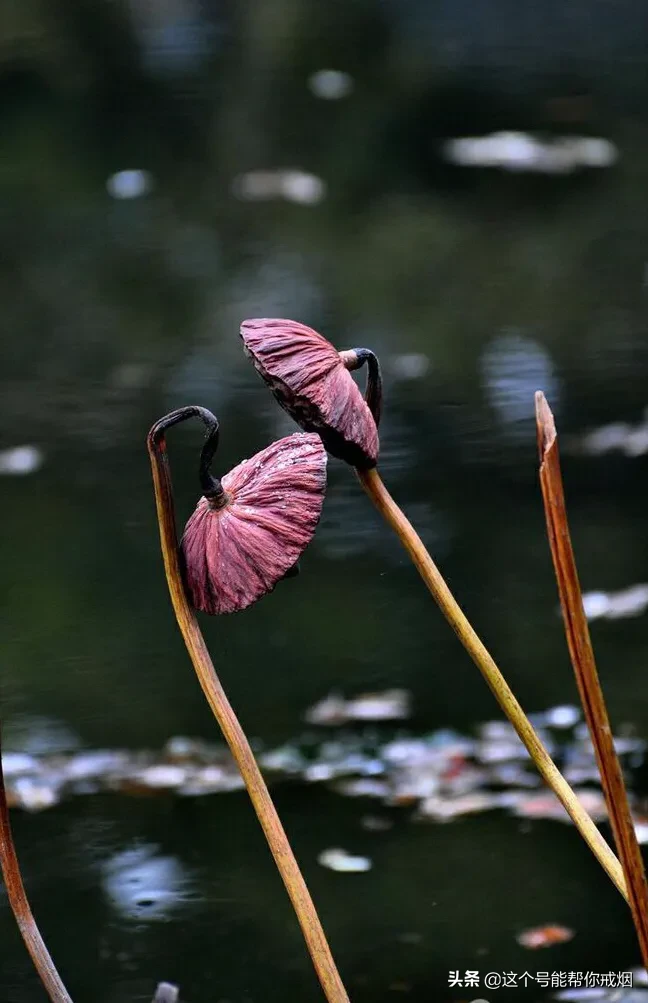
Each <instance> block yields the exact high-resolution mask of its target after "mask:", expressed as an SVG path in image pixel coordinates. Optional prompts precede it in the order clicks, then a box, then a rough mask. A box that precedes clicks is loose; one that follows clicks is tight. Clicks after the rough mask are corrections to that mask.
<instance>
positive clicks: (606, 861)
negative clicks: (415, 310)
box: [356, 467, 628, 900]
mask: <svg viewBox="0 0 648 1003" xmlns="http://www.w3.org/2000/svg"><path fill="white" fill-rule="evenodd" d="M356 473H357V475H358V478H359V480H360V483H361V484H362V486H363V488H364V490H365V491H366V492H367V494H368V495H369V497H370V498H371V500H372V502H373V503H374V505H375V506H376V508H377V509H378V511H379V512H380V514H381V515H382V517H383V519H384V520H385V521H386V522H387V523H388V525H389V526H391V528H392V529H393V530H394V532H395V533H396V535H397V537H398V538H399V540H400V541H401V543H402V544H403V546H404V547H405V549H406V550H407V552H408V554H409V555H410V557H411V558H412V561H413V562H414V565H415V566H416V569H417V570H418V572H419V574H420V576H421V578H422V579H423V581H424V582H425V584H426V585H427V587H428V589H429V590H430V592H431V593H432V595H433V596H434V598H435V600H436V602H437V604H438V606H439V607H440V609H441V612H442V613H443V615H444V616H445V618H446V620H447V621H448V623H449V624H450V626H451V627H452V629H453V630H454V632H455V634H456V635H457V637H458V638H459V640H460V641H461V643H462V644H463V646H464V648H465V649H466V651H467V652H468V654H469V655H470V657H471V658H472V660H473V662H474V663H475V664H476V666H477V668H478V669H479V670H480V672H481V673H482V675H483V676H484V679H485V680H486V682H487V683H488V685H489V687H490V689H491V690H492V692H493V694H494V696H495V699H496V700H497V702H498V703H499V705H500V707H501V708H502V710H503V711H504V713H505V714H506V716H507V717H508V719H509V721H510V722H511V724H512V725H513V727H514V728H515V730H516V732H517V733H518V735H519V736H520V739H521V740H522V742H523V743H524V745H525V746H526V748H527V750H528V752H529V754H530V756H531V758H532V759H533V761H534V763H535V764H536V766H537V768H538V771H539V772H540V774H541V776H542V777H543V779H544V780H545V782H546V783H547V784H548V786H549V787H550V788H551V789H552V791H553V792H554V794H555V795H556V797H557V798H558V799H559V801H560V802H561V804H562V805H563V806H564V808H565V810H566V811H567V812H568V814H569V816H570V817H571V819H572V821H573V822H574V824H575V826H576V827H577V829H578V831H579V832H580V834H581V836H582V837H583V839H584V840H585V842H586V843H587V845H588V846H589V848H590V850H591V851H592V853H593V854H594V856H595V857H596V858H597V860H598V861H599V863H600V864H601V866H602V867H603V869H604V870H605V872H606V873H607V875H608V876H609V877H610V879H611V880H612V881H613V882H614V884H615V885H616V887H617V888H618V890H619V891H620V892H621V894H622V895H623V897H624V898H625V899H626V900H628V890H627V888H626V882H625V878H624V876H623V870H622V868H621V864H620V863H619V861H618V860H617V858H616V857H615V855H614V853H613V852H612V850H611V849H610V847H609V846H608V844H607V843H606V841H605V840H604V839H603V836H602V835H601V833H600V832H599V831H598V829H597V828H596V826H595V825H594V822H593V821H592V819H591V818H590V816H589V815H588V814H587V812H586V811H585V809H584V808H583V806H582V805H581V803H580V801H579V800H578V798H577V797H576V795H575V793H574V791H573V790H572V789H571V787H570V786H569V784H568V783H567V781H566V780H565V778H564V777H563V775H562V774H561V773H560V771H559V770H558V767H557V766H556V764H555V763H554V762H553V760H552V759H551V756H550V755H549V753H548V752H547V750H546V749H545V747H544V745H543V743H542V741H541V740H540V737H539V736H538V734H537V733H536V731H535V729H534V728H533V726H532V725H531V722H530V721H529V719H528V718H527V716H526V715H525V713H524V711H523V710H522V707H521V706H520V704H519V703H518V701H517V700H516V698H515V696H514V694H513V692H512V690H511V688H510V686H509V685H508V683H507V682H506V680H505V679H504V676H503V675H502V673H501V672H500V670H499V669H498V667H497V665H496V664H495V662H494V661H493V658H492V657H491V655H490V654H489V652H488V651H487V650H486V648H485V647H484V645H483V644H482V642H481V640H480V639H479V637H478V636H477V634H476V632H475V631H474V629H473V627H472V626H471V624H470V623H469V621H468V619H467V617H466V616H465V614H464V613H463V611H462V609H461V608H460V606H459V604H458V603H457V601H456V599H455V598H454V596H453V595H452V593H451V591H450V589H449V588H448V586H447V585H446V583H445V581H444V579H443V577H442V575H441V572H440V571H439V569H438V568H437V566H436V564H435V563H434V561H433V560H432V558H431V557H430V555H429V553H428V552H427V550H426V548H425V546H424V545H423V541H422V540H421V538H420V537H419V535H418V533H417V532H416V530H415V529H414V527H413V526H412V524H411V523H410V521H409V519H407V518H406V516H405V515H404V513H403V512H402V511H401V509H400V508H399V507H398V505H397V504H396V502H395V501H394V499H393V498H392V496H391V495H390V494H389V491H388V490H387V488H386V487H385V485H384V484H383V481H382V479H381V477H380V474H379V473H378V471H377V470H376V468H375V467H373V468H371V469H369V470H356Z"/></svg>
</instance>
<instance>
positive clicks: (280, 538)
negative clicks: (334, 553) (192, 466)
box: [181, 432, 326, 614]
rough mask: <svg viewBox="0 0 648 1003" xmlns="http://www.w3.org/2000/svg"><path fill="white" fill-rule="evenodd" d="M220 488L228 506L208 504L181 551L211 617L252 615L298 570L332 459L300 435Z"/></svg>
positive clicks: (193, 595)
mask: <svg viewBox="0 0 648 1003" xmlns="http://www.w3.org/2000/svg"><path fill="white" fill-rule="evenodd" d="M221 483H222V485H223V489H224V491H225V495H226V499H227V500H226V502H225V504H224V505H223V506H222V507H221V508H215V507H214V504H213V503H212V502H210V501H209V500H208V499H207V498H201V499H200V501H199V502H198V505H197V507H196V510H195V512H194V513H193V515H192V516H191V518H190V519H189V522H188V523H187V526H186V528H185V531H184V535H183V537H182V544H181V549H182V555H183V559H184V569H185V585H186V588H187V592H188V594H189V598H190V599H191V602H192V604H193V606H194V607H195V608H196V609H199V610H202V611H203V612H204V613H212V614H215V613H234V612H236V611H237V610H241V609H245V608H246V606H250V605H251V604H252V603H253V602H256V600H257V599H260V598H261V596H264V595H265V594H266V593H267V592H271V591H272V589H273V588H274V587H275V585H276V584H277V582H278V581H279V580H280V579H281V578H283V577H284V575H285V574H286V572H287V571H290V569H291V568H292V567H293V566H294V565H295V563H296V562H297V560H298V559H299V557H300V555H301V554H302V552H303V551H304V550H305V548H306V546H307V545H308V543H310V541H311V539H312V537H313V533H314V532H315V527H316V526H317V523H318V521H319V518H320V514H321V511H322V504H323V501H324V489H325V487H326V452H325V451H324V447H323V446H322V443H321V441H320V439H319V437H318V436H317V435H303V434H302V433H300V432H297V433H295V435H290V436H288V437H287V438H285V439H280V440H279V441H278V442H273V443H272V445H271V446H268V448H267V449H264V450H262V452H260V453H257V454H256V455H255V456H253V457H252V458H251V459H249V460H244V461H243V462H242V463H239V465H238V466H237V467H234V469H233V470H231V471H230V472H229V474H226V475H225V477H223V478H222V482H221Z"/></svg>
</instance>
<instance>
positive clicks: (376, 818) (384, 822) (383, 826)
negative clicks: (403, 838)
mask: <svg viewBox="0 0 648 1003" xmlns="http://www.w3.org/2000/svg"><path fill="white" fill-rule="evenodd" d="M360 825H361V826H362V828H363V829H366V830H367V832H387V831H388V830H389V829H393V828H394V823H393V822H392V820H391V819H390V818H387V817H386V816H385V815H363V816H362V818H361V819H360Z"/></svg>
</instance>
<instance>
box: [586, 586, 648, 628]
mask: <svg viewBox="0 0 648 1003" xmlns="http://www.w3.org/2000/svg"><path fill="white" fill-rule="evenodd" d="M583 607H584V609H585V616H586V617H587V619H588V620H600V619H605V620H620V619H622V618H623V617H629V616H641V614H642V613H645V612H646V610H647V609H648V584H646V583H644V582H641V583H640V584H638V585H631V586H629V588H627V589H622V590H621V591H620V592H586V593H585V594H584V595H583Z"/></svg>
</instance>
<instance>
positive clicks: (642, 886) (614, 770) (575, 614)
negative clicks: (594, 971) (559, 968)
mask: <svg viewBox="0 0 648 1003" xmlns="http://www.w3.org/2000/svg"><path fill="white" fill-rule="evenodd" d="M535 401H536V422H537V428H538V450H539V453H540V485H541V488H542V500H543V502H544V510H545V518H546V521H547V535H548V537H549V546H550V548H551V557H552V560H553V565H554V571H555V573H556V581H557V583H558V593H559V596H560V606H561V609H562V615H563V621H564V625H565V634H566V637H567V647H568V648H569V656H570V659H571V663H572V666H573V669H574V675H575V676H576V683H577V685H578V692H579V694H580V698H581V703H582V705H583V710H584V712H585V720H586V722H587V727H588V728H589V732H590V735H591V738H592V745H593V746H594V752H595V755H596V762H597V764H598V768H599V772H600V774H601V786H602V787H603V793H604V795H605V803H606V804H607V809H608V816H609V819H610V825H611V827H612V833H613V835H614V842H615V843H616V848H617V851H618V854H619V857H620V860H621V866H622V868H623V873H624V875H625V880H626V885H627V888H628V895H629V903H630V909H631V911H632V919H633V922H634V925H635V930H636V931H637V939H638V941H639V947H640V949H641V957H642V960H643V963H644V966H645V967H647V968H648V887H647V886H646V875H645V872H644V865H643V859H642V856H641V849H640V847H639V843H638V842H637V835H636V832H635V827H634V824H633V821H632V814H631V812H630V804H629V802H628V794H627V791H626V787H625V783H624V780H623V771H622V769H621V764H620V762H619V757H618V756H617V754H616V749H615V748H614V738H613V736H612V729H611V727H610V719H609V716H608V712H607V707H606V705H605V698H604V696H603V691H602V689H601V683H600V681H599V676H598V672H597V670H596V662H595V659H594V650H593V648H592V641H591V639H590V633H589V627H588V625H587V617H586V616H585V610H584V609H583V597H582V594H581V588H580V583H579V581H578V571H577V569H576V560H575V558H574V551H573V548H572V543H571V537H570V535H569V524H568V522H567V509H566V506H565V494H564V491H563V483H562V474H561V472H560V455H559V452H558V436H557V434H556V425H555V422H554V417H553V414H552V413H551V409H550V408H549V405H548V404H547V401H546V399H545V396H544V394H543V393H541V392H540V391H538V393H536V398H535Z"/></svg>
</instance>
